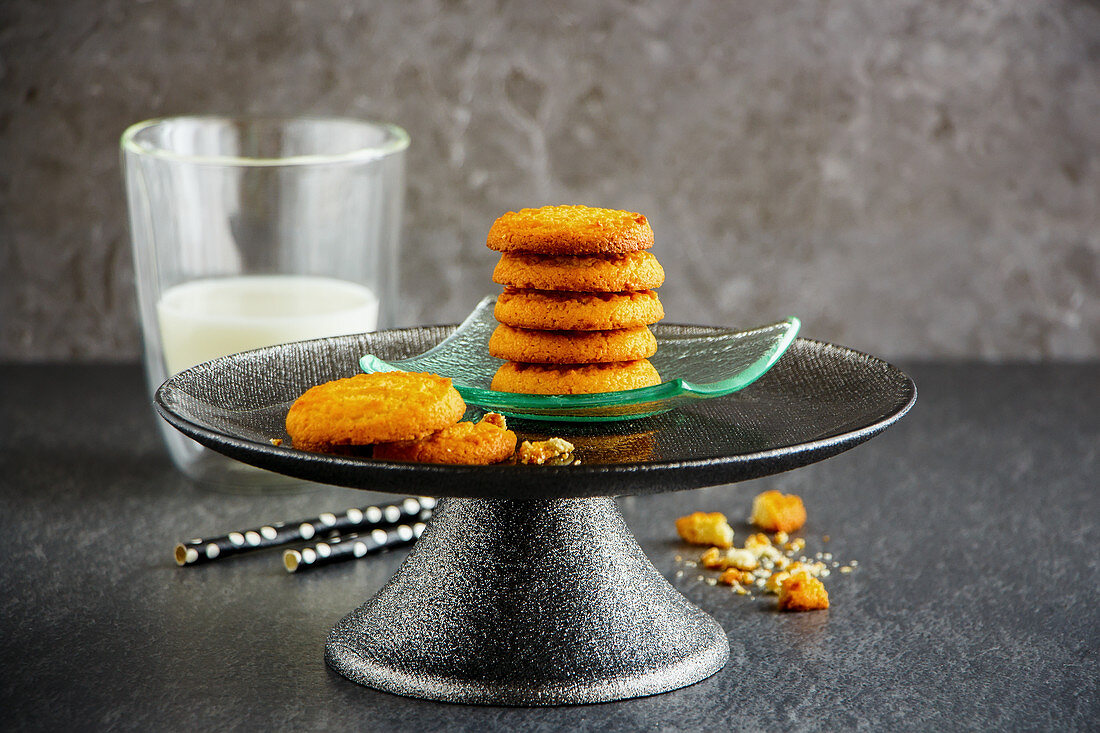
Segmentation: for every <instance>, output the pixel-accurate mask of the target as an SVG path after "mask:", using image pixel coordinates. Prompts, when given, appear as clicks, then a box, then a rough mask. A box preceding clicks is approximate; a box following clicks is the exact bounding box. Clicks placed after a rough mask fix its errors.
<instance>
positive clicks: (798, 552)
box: [676, 491, 859, 611]
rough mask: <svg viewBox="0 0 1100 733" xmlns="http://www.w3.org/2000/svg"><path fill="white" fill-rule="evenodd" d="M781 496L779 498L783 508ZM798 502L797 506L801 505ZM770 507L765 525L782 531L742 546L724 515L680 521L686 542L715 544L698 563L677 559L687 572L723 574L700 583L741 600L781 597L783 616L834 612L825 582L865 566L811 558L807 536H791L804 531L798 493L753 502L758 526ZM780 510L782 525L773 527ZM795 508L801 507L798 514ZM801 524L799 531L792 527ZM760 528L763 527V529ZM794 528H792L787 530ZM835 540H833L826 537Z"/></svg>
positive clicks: (825, 555)
mask: <svg viewBox="0 0 1100 733" xmlns="http://www.w3.org/2000/svg"><path fill="white" fill-rule="evenodd" d="M776 497H779V501H778V503H773V502H776ZM796 500H797V501H796ZM758 506H759V507H764V509H763V511H764V513H765V514H768V513H769V512H771V514H768V516H767V517H765V518H763V519H764V523H768V524H769V525H770V526H778V527H780V528H779V529H776V530H774V531H773V532H774V533H773V534H772V535H771V536H770V537H769V536H768V535H767V534H764V533H763V532H756V533H754V534H751V535H749V536H748V537H746V538H745V541H744V543H743V544H742V546H741V547H736V546H734V544H733V536H734V531H733V528H732V527H730V526H729V523H728V522H727V521H726V517H725V515H724V514H722V513H721V512H710V513H709V514H708V513H704V512H694V513H692V514H689V515H687V516H684V517H680V518H679V519H677V520H676V531H677V532H678V533H679V535H680V537H681V538H682V539H684V541H686V542H689V543H692V544H706V545H710V547H708V548H707V549H706V550H705V551H704V552H703V553H702V555H701V556H700V557H699V560H698V562H696V561H694V560H691V559H687V558H684V557H683V556H681V555H677V556H676V562H677V563H678V564H680V565H682V566H684V567H686V568H695V567H698V566H702V567H703V568H705V569H707V570H717V571H720V574H719V576H718V577H717V578H714V577H708V576H706V575H701V576H699V578H700V579H701V580H702V581H703V582H705V583H706V584H707V585H710V586H713V585H717V584H719V583H720V584H722V585H726V586H729V587H730V589H731V591H732V592H734V593H736V594H737V595H743V596H749V598H750V599H755V598H756V597H757V595H763V594H768V595H776V596H777V597H778V600H777V604H776V607H777V608H778V609H779V610H781V611H812V610H819V609H825V608H828V607H829V594H828V591H827V590H826V589H825V585H824V583H823V582H822V580H823V579H824V578H828V577H829V576H830V575H831V574H832V571H833V570H837V571H838V572H839V573H842V574H844V575H849V574H851V573H852V572H853V571H854V570H855V568H856V567H858V565H859V563H858V562H857V561H855V560H852V561H851V562H849V563H846V564H844V563H841V562H840V561H839V560H835V559H834V558H833V553H831V552H815V553H813V555H812V556H811V555H810V553H808V552H807V550H806V540H805V538H803V537H791V535H790V533H791V532H793V531H795V530H796V529H798V528H801V526H802V525H803V523H804V522H805V519H806V516H805V508H804V506H803V505H802V500H801V498H799V497H798V496H795V495H793V494H791V495H786V496H784V495H783V494H780V493H779V492H778V491H769V492H764V493H763V494H760V495H758V496H757V497H756V498H755V499H754V501H753V522H754V523H755V522H756V520H757V519H758V518H759V517H758V516H757V508H758ZM776 507H779V508H780V509H779V511H778V516H779V521H777V522H771V521H769V518H770V519H775V518H776V516H777V514H776V513H775V508H776ZM791 507H797V509H795V510H792V509H791ZM795 519H797V520H798V521H797V525H798V526H797V527H792V524H794V523H795V522H794V521H792V520H795ZM758 526H759V525H758ZM787 527H790V529H787ZM822 541H823V542H828V541H829V536H828V535H825V536H824V537H823V538H822ZM683 577H684V571H683V570H677V571H676V578H683Z"/></svg>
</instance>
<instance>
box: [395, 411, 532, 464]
mask: <svg viewBox="0 0 1100 733" xmlns="http://www.w3.org/2000/svg"><path fill="white" fill-rule="evenodd" d="M515 450H516V434H515V433H513V432H512V431H511V430H509V429H508V426H507V425H506V424H505V422H504V416H503V415H498V414H497V413H495V412H490V413H489V414H488V415H486V416H485V417H483V418H482V419H481V422H478V423H472V422H460V423H456V424H454V425H451V426H450V427H447V428H443V429H442V430H440V431H439V432H437V433H432V434H431V435H429V436H428V437H426V438H421V439H419V440H406V441H403V442H400V443H379V444H378V445H376V446H374V457H375V458H376V459H378V460H383V461H412V462H414V463H452V464H477V465H486V464H489V463H500V462H501V461H503V460H506V459H507V458H508V457H509V456H511V455H512V453H514V452H515Z"/></svg>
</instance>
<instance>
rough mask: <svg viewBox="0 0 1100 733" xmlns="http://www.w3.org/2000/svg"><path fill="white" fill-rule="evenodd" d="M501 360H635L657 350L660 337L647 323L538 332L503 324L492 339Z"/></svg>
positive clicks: (491, 349)
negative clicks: (607, 328)
mask: <svg viewBox="0 0 1100 733" xmlns="http://www.w3.org/2000/svg"><path fill="white" fill-rule="evenodd" d="M489 353H490V354H491V355H493V356H495V357H497V358H499V359H508V360H510V361H526V362H532V363H537V364H589V363H595V362H599V363H602V362H608V361H634V360H635V359H645V358H646V357H649V356H653V355H654V354H655V353H657V339H655V338H654V337H653V332H652V331H650V330H649V329H648V328H647V327H646V326H635V327H634V328H617V329H613V330H611V331H536V330H533V329H529V328H512V327H511V326H505V325H504V324H503V323H502V324H501V325H499V326H497V327H496V330H495V331H493V335H492V337H491V338H490V339H489Z"/></svg>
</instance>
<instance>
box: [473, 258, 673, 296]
mask: <svg viewBox="0 0 1100 733" xmlns="http://www.w3.org/2000/svg"><path fill="white" fill-rule="evenodd" d="M664 281H665V271H664V268H663V267H661V263H660V262H658V261H657V258H656V257H654V256H653V254H652V253H651V252H643V251H639V252H628V253H626V254H612V255H591V256H583V255H581V256H575V257H570V256H566V255H538V254H531V253H529V252H505V253H504V254H502V255H501V256H500V261H499V262H498V263H497V266H496V268H495V269H494V270H493V282H495V283H499V284H501V285H511V286H512V287H514V288H529V289H533V290H577V291H583V292H590V293H622V292H626V291H636V290H652V289H653V288H659V287H660V286H661V284H662V283H664Z"/></svg>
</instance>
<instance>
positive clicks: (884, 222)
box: [0, 0, 1100, 360]
mask: <svg viewBox="0 0 1100 733" xmlns="http://www.w3.org/2000/svg"><path fill="white" fill-rule="evenodd" d="M0 84H2V90H3V92H2V97H0V243H2V247H3V250H2V260H0V267H2V274H0V278H2V280H0V285H2V296H0V297H2V302H0V306H2V312H0V324H2V339H0V357H2V358H6V359H17V360H18V359H43V358H44V359H68V358H78V359H100V358H102V359H115V358H127V357H133V356H135V355H136V354H137V353H138V351H139V349H140V342H139V335H138V331H137V328H136V323H135V318H136V317H135V308H134V303H133V295H132V290H131V284H130V277H131V269H130V263H129V252H128V238H127V233H126V225H125V218H124V202H123V197H122V187H121V183H120V178H119V171H118V163H117V147H116V146H117V139H118V136H119V134H120V133H121V132H122V130H123V129H124V128H125V126H126V125H127V124H129V123H131V122H134V121H137V120H139V119H143V118H147V117H152V116H160V115H165V114H175V113H188V112H237V111H244V112H312V113H322V112H331V113H343V114H352V115H356V116H364V117H369V118H377V119H385V120H390V121H394V122H397V123H399V124H402V125H403V126H405V127H406V128H407V129H408V130H409V132H410V134H411V135H412V138H413V146H412V148H411V149H410V151H409V158H408V164H409V186H410V191H409V198H408V206H407V223H406V235H405V242H406V253H407V259H406V266H405V277H404V285H405V286H406V293H407V297H408V299H409V304H410V305H409V311H408V316H407V318H408V321H409V322H449V321H455V320H457V319H459V318H460V317H461V316H462V315H463V314H464V313H465V312H466V311H467V310H468V309H469V308H470V307H471V306H472V305H473V303H474V302H475V301H476V300H477V298H478V296H479V295H481V294H483V293H485V292H489V291H492V290H494V289H495V288H494V286H493V285H492V284H491V283H490V281H489V272H490V269H491V267H492V264H493V262H494V255H493V254H492V253H490V252H489V251H488V250H487V249H485V247H484V235H485V232H486V230H487V229H488V227H489V225H490V223H491V222H492V220H493V219H494V218H495V217H496V216H497V215H498V214H499V213H501V212H503V211H505V210H508V209H511V208H518V207H522V206H527V205H538V204H543V203H558V202H577V203H590V204H594V205H602V206H610V207H616V208H629V209H634V210H638V211H641V212H644V213H645V214H647V215H648V216H649V218H650V219H651V221H652V223H653V227H654V230H655V231H656V235H657V248H656V249H655V250H654V251H655V253H656V254H658V256H659V257H660V258H661V260H662V261H663V262H664V264H665V266H666V269H667V271H668V281H667V283H666V285H665V287H664V288H663V289H662V299H663V300H664V301H665V304H666V309H667V311H668V314H669V318H670V319H671V320H677V321H693V322H702V323H730V324H733V323H736V324H751V323H757V322H761V321H766V320H770V319H776V318H778V317H781V316H784V315H787V314H796V315H799V316H801V317H802V318H803V320H804V323H805V326H804V333H806V334H808V335H812V336H815V337H819V338H824V339H830V340H836V341H839V342H842V343H847V344H850V345H853V346H856V347H860V348H864V349H868V350H871V351H874V352H876V353H881V354H884V355H887V356H892V357H907V356H921V355H929V356H935V355H945V356H980V357H988V358H1001V357H1025V358H1041V357H1096V356H1100V158H1098V152H1100V6H1098V5H1097V3H1096V2H1084V1H1080V0H1079V1H1076V2H1074V1H1070V0H1052V1H1051V2H1025V1H1023V0H1020V1H1018V2H1009V1H1006V0H1005V1H1001V0H986V1H984V2H960V1H959V0H912V1H910V0H905V1H901V0H890V1H888V0H837V1H830V0H792V1H789V2H771V3H769V2H755V1H752V2H750V1H748V0H741V1H738V2H672V1H666V2H657V3H634V2H606V3H590V2H584V1H581V0H574V1H569V2H561V3H534V2H532V3H520V2H513V3H489V2H471V3H452V2H434V1H432V0H412V1H410V2H394V3H387V4H382V3H368V2H351V1H348V2H306V1H304V0H303V1H300V2H271V1H268V2H260V1H259V0H237V1H235V2H214V1H212V0H195V1H193V2H186V1H180V2H146V3H135V2H128V1H122V0H109V1H107V2H98V1H95V2H84V1H80V2H46V3H42V2H28V1H25V0H15V1H13V0H7V1H6V2H3V3H0ZM425 283H431V286H430V287H423V285H424V284H425Z"/></svg>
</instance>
